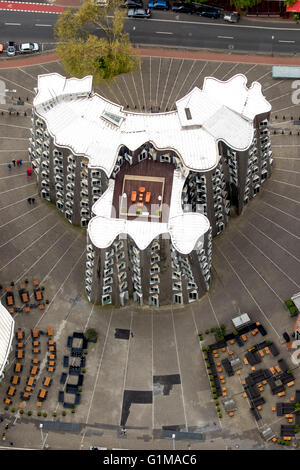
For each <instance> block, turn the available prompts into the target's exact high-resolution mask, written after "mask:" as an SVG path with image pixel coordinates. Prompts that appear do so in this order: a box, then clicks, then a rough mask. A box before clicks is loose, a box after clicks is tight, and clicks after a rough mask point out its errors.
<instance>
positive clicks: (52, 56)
mask: <svg viewBox="0 0 300 470" xmlns="http://www.w3.org/2000/svg"><path fill="white" fill-rule="evenodd" d="M136 52H137V54H139V55H140V56H141V57H164V58H177V59H192V60H205V61H211V62H233V63H237V62H238V63H245V64H261V65H291V66H300V57H270V56H260V55H253V56H251V55H246V54H245V55H242V54H225V53H223V54H222V53H217V52H215V53H214V52H204V51H203V52H202V51H191V50H183V49H171V48H170V49H167V48H162V47H160V48H154V47H149V48H148V47H147V48H142V47H138V48H136ZM56 61H59V58H58V56H57V54H56V53H55V52H49V53H48V52H47V53H44V54H37V55H35V56H30V57H29V56H28V57H20V59H9V58H7V59H1V60H0V69H12V68H17V67H29V66H31V65H38V64H46V63H49V62H56Z"/></svg>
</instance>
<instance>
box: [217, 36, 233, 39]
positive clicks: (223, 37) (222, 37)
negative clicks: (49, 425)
mask: <svg viewBox="0 0 300 470" xmlns="http://www.w3.org/2000/svg"><path fill="white" fill-rule="evenodd" d="M217 38H219V39H234V37H233V36H217Z"/></svg>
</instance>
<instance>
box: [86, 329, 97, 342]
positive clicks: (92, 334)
mask: <svg viewBox="0 0 300 470" xmlns="http://www.w3.org/2000/svg"><path fill="white" fill-rule="evenodd" d="M84 336H85V337H86V339H87V340H88V341H89V340H91V341H96V340H97V338H98V332H97V330H95V328H89V329H88V330H86V332H85V333H84Z"/></svg>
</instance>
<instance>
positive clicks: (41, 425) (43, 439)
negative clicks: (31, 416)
mask: <svg viewBox="0 0 300 470" xmlns="http://www.w3.org/2000/svg"><path fill="white" fill-rule="evenodd" d="M40 430H41V438H42V449H43V448H44V445H45V438H44V434H43V423H40Z"/></svg>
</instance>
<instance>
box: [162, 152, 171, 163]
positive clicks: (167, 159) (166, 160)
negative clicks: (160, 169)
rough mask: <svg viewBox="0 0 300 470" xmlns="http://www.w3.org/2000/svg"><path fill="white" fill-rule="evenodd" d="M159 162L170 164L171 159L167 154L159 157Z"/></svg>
mask: <svg viewBox="0 0 300 470" xmlns="http://www.w3.org/2000/svg"><path fill="white" fill-rule="evenodd" d="M160 161H161V163H171V157H170V155H168V154H166V155H161V156H160Z"/></svg>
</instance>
